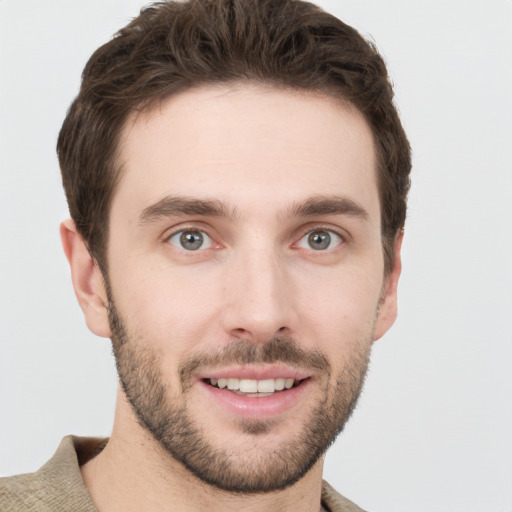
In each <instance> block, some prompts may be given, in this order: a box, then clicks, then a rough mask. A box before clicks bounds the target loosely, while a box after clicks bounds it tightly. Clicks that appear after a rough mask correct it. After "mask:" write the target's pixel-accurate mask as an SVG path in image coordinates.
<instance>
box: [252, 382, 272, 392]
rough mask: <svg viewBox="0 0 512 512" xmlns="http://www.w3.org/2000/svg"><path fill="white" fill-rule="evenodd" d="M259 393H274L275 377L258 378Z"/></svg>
mask: <svg viewBox="0 0 512 512" xmlns="http://www.w3.org/2000/svg"><path fill="white" fill-rule="evenodd" d="M256 382H257V384H258V393H273V392H274V391H275V390H276V387H275V384H274V379H266V380H258V381H256Z"/></svg>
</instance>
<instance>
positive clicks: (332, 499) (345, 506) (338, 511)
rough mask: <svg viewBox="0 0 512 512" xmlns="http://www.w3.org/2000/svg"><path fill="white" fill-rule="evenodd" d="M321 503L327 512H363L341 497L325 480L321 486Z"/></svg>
mask: <svg viewBox="0 0 512 512" xmlns="http://www.w3.org/2000/svg"><path fill="white" fill-rule="evenodd" d="M322 503H323V504H324V505H325V506H326V507H327V510H329V512H365V511H364V510H363V509H362V508H361V507H358V506H357V505H356V504H355V503H353V502H352V501H350V500H349V499H347V498H345V497H344V496H342V495H341V494H340V493H339V492H337V491H336V490H335V489H334V487H332V486H330V485H329V484H328V483H327V482H326V481H325V480H324V482H323V484H322Z"/></svg>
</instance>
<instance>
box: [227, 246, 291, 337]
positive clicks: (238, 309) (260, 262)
mask: <svg viewBox="0 0 512 512" xmlns="http://www.w3.org/2000/svg"><path fill="white" fill-rule="evenodd" d="M235 260H236V261H235V262H234V263H235V264H234V270H233V272H232V275H231V276H230V279H229V280H228V282H229V286H228V289H227V294H228V296H229V300H228V304H229V305H228V309H229V311H228V312H227V322H228V324H227V326H226V327H227V328H228V330H229V331H230V332H231V333H232V334H233V335H235V336H237V337H245V338H251V339H252V340H254V341H258V340H259V341H266V340H268V339H270V338H271V337H273V336H275V335H277V333H281V335H282V334H283V333H284V332H285V331H286V332H288V333H289V332H290V331H291V330H293V325H292V324H293V311H294V307H293V293H292V288H293V283H292V281H291V278H290V275H289V273H288V271H287V269H286V267H285V265H284V261H283V258H282V256H281V255H280V254H279V251H278V250H277V249H276V248H275V247H274V246H273V245H272V244H271V243H268V242H264V241H261V240H260V242H259V243H252V244H250V245H249V246H247V247H246V248H245V249H244V250H241V251H240V252H239V253H238V254H236V256H235Z"/></svg>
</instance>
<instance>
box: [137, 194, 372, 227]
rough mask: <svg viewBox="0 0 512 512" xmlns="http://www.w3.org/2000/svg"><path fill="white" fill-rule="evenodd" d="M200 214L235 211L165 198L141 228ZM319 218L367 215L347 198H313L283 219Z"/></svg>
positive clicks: (230, 215) (148, 211)
mask: <svg viewBox="0 0 512 512" xmlns="http://www.w3.org/2000/svg"><path fill="white" fill-rule="evenodd" d="M186 215H199V216H204V217H223V218H227V219H231V220H235V219H236V218H237V217H238V215H237V210H236V208H229V207H228V206H227V205H226V204H225V203H223V202H222V201H219V200H218V199H197V198H192V197H184V196H166V197H164V198H163V199H161V200H160V201H158V202H157V203H155V204H152V205H151V206H148V207H147V208H145V209H144V210H143V211H142V213H141V214H140V216H139V222H138V223H139V225H143V224H148V223H151V222H155V221H157V220H160V219H163V218H168V217H179V216H186ZM317 215H348V216H350V217H356V218H360V219H363V220H367V219H368V218H369V215H368V212H367V211H366V210H365V209H364V208H363V207H362V206H360V205H359V204H357V203H356V202H355V201H353V200H352V199H350V198H348V197H340V196H314V197H310V198H308V199H306V200H305V201H303V202H299V203H294V204H293V205H292V206H291V207H290V208H289V209H288V210H287V214H286V215H285V216H284V217H314V216H317Z"/></svg>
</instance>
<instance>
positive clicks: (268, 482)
mask: <svg viewBox="0 0 512 512" xmlns="http://www.w3.org/2000/svg"><path fill="white" fill-rule="evenodd" d="M109 320H110V327H111V331H112V337H111V338H112V345H113V351H114V356H115V359H116V365H117V371H118V375H119V380H120V384H121V387H122V389H123V391H124V394H125V396H126V398H127V400H128V401H129V403H130V404H131V407H132V409H133V412H134V413H135V415H136V417H137V420H138V422H139V424H140V425H141V426H142V427H143V428H144V429H146V430H147V431H148V432H150V433H151V435H152V436H153V438H154V439H155V440H156V441H157V442H158V443H159V444H160V446H161V447H163V448H164V450H165V451H166V452H167V453H169V454H170V455H171V456H172V457H173V458H174V459H175V460H177V461H178V462H180V463H181V464H182V465H183V466H185V467H186V468H187V469H188V470H189V471H190V472H191V473H192V474H193V475H195V476H196V477H197V478H199V479H200V480H201V481H203V482H205V483H207V484H210V485H212V486H214V487H215V488H217V489H221V490H223V491H227V492H231V493H237V494H240V493H242V494H255V493H267V492H272V491H277V490H282V489H285V488H287V487H289V486H291V485H293V484H295V483H296V482H298V481H299V480H300V479H301V478H302V477H303V476H304V475H305V474H306V473H307V472H308V471H309V470H310V469H311V468H312V467H313V465H314V464H315V463H316V462H317V461H318V460H319V458H320V457H321V456H322V455H323V454H324V453H325V451H326V450H327V448H328V447H329V446H330V445H331V444H332V443H333V442H334V440H335V439H336V436H337V435H338V434H339V433H340V432H341V431H342V430H343V427H344V425H345V423H346V422H347V420H348V419H349V417H350V415H351V414H352V411H353V410H354V408H355V406H356V403H357V400H358V397H359V395H360V393H361V390H362V387H363V383H364V379H365V375H366V372H367V368H368V363H369V356H370V346H371V342H370V340H363V342H359V343H353V344H351V345H350V346H351V353H350V354H349V355H348V357H347V358H346V360H347V364H346V365H345V367H344V368H343V369H342V371H341V372H339V374H338V375H337V378H336V381H335V382H336V383H335V385H332V384H331V385H330V384H329V382H330V376H331V368H330V365H329V363H328V361H327V359H326V358H325V356H323V355H322V354H321V353H319V352H317V351H305V350H304V349H302V348H300V347H299V346H298V345H297V343H296V342H295V341H294V340H292V339H290V338H274V339H271V340H269V341H268V342H266V343H265V344H262V345H255V344H250V343H248V342H245V341H242V340H234V341H233V342H232V343H231V344H230V345H228V347H226V348H224V349H222V350H221V351H219V352H216V353H215V354H207V355H205V354H202V355H201V356H199V355H198V356H197V357H192V358H190V359H189V360H187V361H185V362H184V363H183V364H182V365H181V366H180V369H179V371H180V377H181V382H182V389H181V390H180V391H181V392H182V400H181V401H179V402H178V401H177V400H173V399H171V397H170V396H169V395H170V393H169V390H168V388H167V386H166V383H165V380H164V378H163V375H162V373H161V371H160V368H161V361H160V359H159V357H158V355H157V353H156V352H155V351H153V350H152V349H151V348H150V344H144V343H142V340H141V339H138V338H136V337H131V336H130V335H129V334H128V332H127V328H126V325H125V323H124V322H123V319H122V318H121V317H120V315H119V314H118V312H117V310H116V308H115V305H114V302H113V300H112V299H110V301H109ZM205 359H206V360H207V362H208V363H209V364H215V363H219V364H220V363H235V364H250V363H276V362H282V363H291V364H297V365H300V366H301V367H303V368H308V367H309V368H311V367H313V369H315V370H316V371H317V372H318V371H319V369H321V370H322V372H323V376H324V377H325V378H324V379H323V386H322V388H323V398H322V399H321V400H320V401H319V403H318V405H317V406H316V407H315V408H314V409H313V411H312V412H311V414H310V415H309V417H308V418H307V420H306V421H304V422H303V425H302V429H301V432H300V433H299V434H293V435H294V438H293V439H290V440H289V441H287V442H285V443H281V444H280V445H279V446H278V448H277V449H276V448H272V449H269V450H268V452H265V450H264V449H263V448H262V449H260V450H258V455H257V456H251V457H250V458H249V460H248V457H244V453H241V452H240V450H238V451H237V449H236V448H233V449H232V450H231V451H230V450H229V449H226V448H220V447H216V446H214V445H213V443H211V442H210V441H209V439H208V432H207V429H203V428H202V426H201V425H200V424H198V422H197V421H195V420H194V418H193V417H192V415H191V413H190V411H189V410H188V409H187V393H188V390H189V389H190V385H191V381H192V378H191V376H192V375H193V374H194V372H195V371H197V369H198V368H199V367H201V366H202V365H203V364H205V362H206V361H205ZM239 426H240V429H241V432H242V433H243V434H244V435H251V436H254V438H257V436H261V435H263V434H267V435H269V433H270V432H271V430H272V428H274V427H275V428H279V426H278V425H277V426H275V424H274V421H273V420H243V421H241V422H240V425H239Z"/></svg>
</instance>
